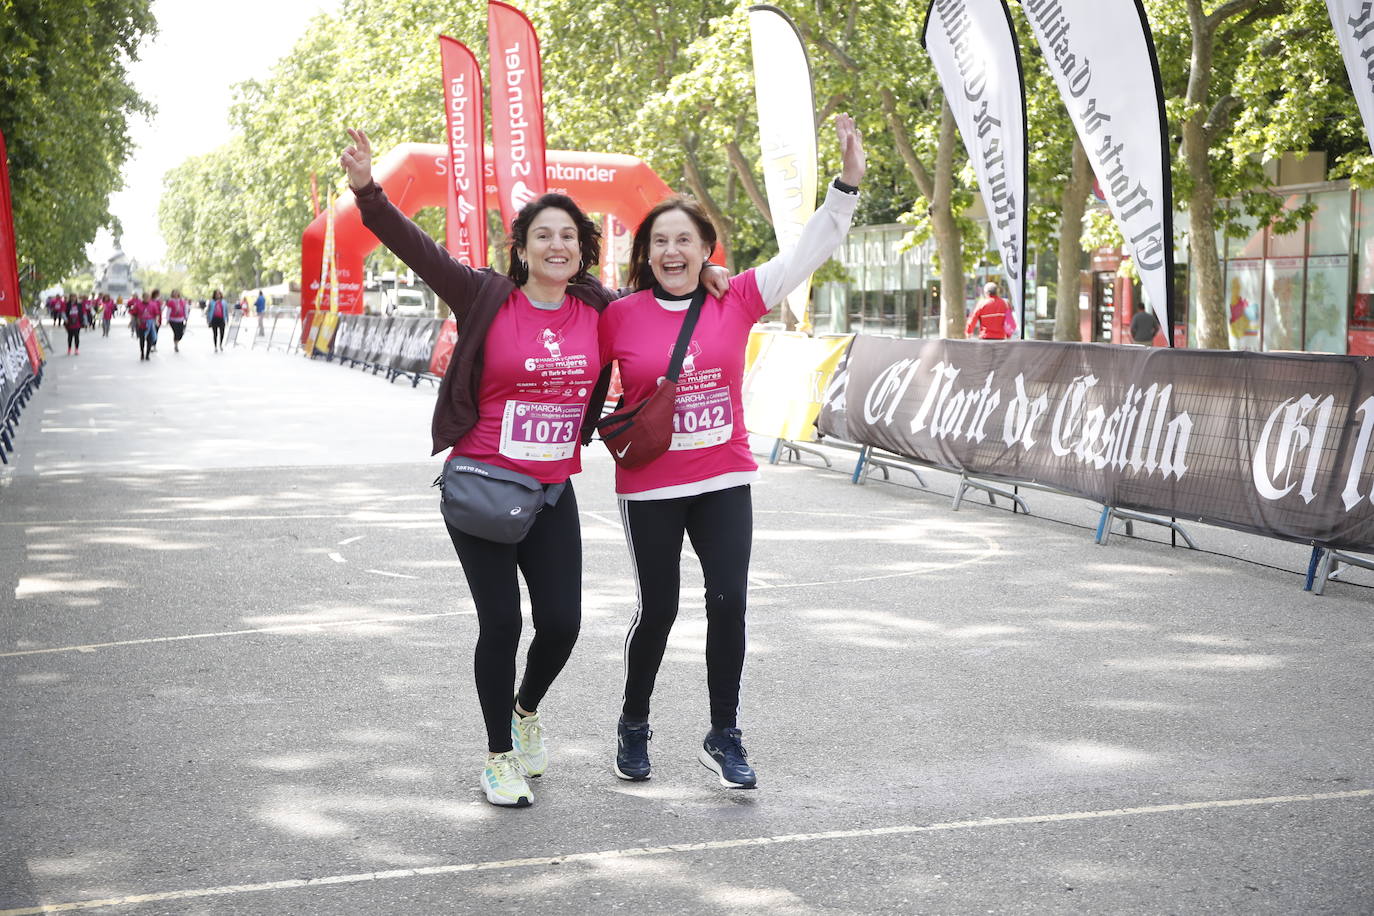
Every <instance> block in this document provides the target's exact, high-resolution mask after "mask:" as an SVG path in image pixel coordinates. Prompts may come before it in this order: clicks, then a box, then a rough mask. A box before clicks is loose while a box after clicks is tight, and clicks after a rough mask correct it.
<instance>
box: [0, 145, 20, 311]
mask: <svg viewBox="0 0 1374 916" xmlns="http://www.w3.org/2000/svg"><path fill="white" fill-rule="evenodd" d="M23 313H24V304H23V302H21V301H20V299H19V255H18V252H17V251H16V250H15V240H14V206H13V203H12V201H11V200H10V160H9V154H8V153H6V152H5V134H4V132H2V131H0V318H18V317H19V316H20V315H22V314H23Z"/></svg>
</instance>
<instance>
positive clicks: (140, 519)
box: [0, 513, 358, 528]
mask: <svg viewBox="0 0 1374 916" xmlns="http://www.w3.org/2000/svg"><path fill="white" fill-rule="evenodd" d="M357 517H358V516H356V515H353V514H350V513H345V514H343V515H135V516H130V517H128V518H94V519H92V518H58V519H49V520H47V521H37V520H30V521H23V522H0V525H2V526H4V527H7V528H44V527H47V526H48V525H101V526H118V527H121V528H122V527H134V526H137V525H140V524H151V523H153V522H277V521H287V520H291V519H329V518H347V519H356V518H357Z"/></svg>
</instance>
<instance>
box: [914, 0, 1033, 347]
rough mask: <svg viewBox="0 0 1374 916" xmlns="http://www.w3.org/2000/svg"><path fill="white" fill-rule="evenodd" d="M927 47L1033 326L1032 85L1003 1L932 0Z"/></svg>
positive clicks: (1013, 287) (1010, 285)
mask: <svg viewBox="0 0 1374 916" xmlns="http://www.w3.org/2000/svg"><path fill="white" fill-rule="evenodd" d="M924 43H925V47H926V51H927V52H928V53H929V54H930V59H931V62H932V63H934V64H935V72H936V73H937V74H938V75H939V77H940V85H941V86H942V87H944V90H945V99H946V100H947V101H948V102H949V107H950V109H951V110H952V111H953V112H954V121H955V123H956V124H958V125H959V134H960V136H962V137H963V139H964V146H965V148H966V149H968V154H969V158H970V159H971V160H972V161H973V171H974V174H976V175H977V176H978V187H979V189H980V190H982V192H983V202H984V204H985V205H986V207H987V211H988V218H989V222H990V223H991V225H992V237H993V240H994V242H995V243H996V245H997V251H998V253H1000V254H1001V256H1002V274H1003V276H1004V277H1005V278H1006V286H1007V289H1008V293H1009V296H1010V298H1011V307H1012V310H1013V311H1014V312H1015V313H1016V315H1017V317H1018V319H1019V324H1020V327H1021V328H1022V329H1023V332H1024V329H1025V327H1026V280H1025V273H1026V272H1025V267H1026V159H1027V154H1026V90H1025V85H1024V83H1023V81H1022V78H1021V52H1020V50H1019V49H1018V48H1017V45H1016V33H1015V32H1014V31H1013V30H1012V25H1011V13H1010V12H1009V11H1008V10H1007V8H1006V4H1005V3H1004V0H931V3H930V9H929V11H928V12H927V13H926V26H925V33H924Z"/></svg>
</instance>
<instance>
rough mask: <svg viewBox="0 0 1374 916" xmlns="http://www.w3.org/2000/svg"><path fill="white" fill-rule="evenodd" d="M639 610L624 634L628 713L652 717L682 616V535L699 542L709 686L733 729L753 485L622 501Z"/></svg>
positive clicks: (719, 717) (714, 714) (716, 717)
mask: <svg viewBox="0 0 1374 916" xmlns="http://www.w3.org/2000/svg"><path fill="white" fill-rule="evenodd" d="M620 520H621V522H622V523H624V525H625V539H626V541H627V542H628V543H629V547H630V561H631V563H633V564H634V568H635V580H636V590H637V591H638V593H639V608H638V610H637V611H636V612H635V616H634V620H633V621H632V622H631V623H630V632H629V634H628V635H627V636H626V637H625V703H624V706H623V707H622V709H621V713H622V714H623V715H624V717H625V718H626V719H627V720H629V721H633V722H637V721H647V720H648V718H649V697H650V696H651V695H652V694H653V692H654V680H655V679H656V678H657V677H658V666H659V665H660V664H661V663H662V661H663V651H664V649H665V648H667V645H668V634H669V632H671V630H672V629H673V621H674V620H676V619H677V606H678V588H679V580H680V572H681V566H682V535H683V533H684V532H685V533H686V534H687V536H688V537H690V538H691V539H692V547H693V549H695V550H696V553H697V556H698V557H699V558H700V559H701V571H702V574H703V575H704V577H705V580H706V687H707V691H708V693H709V694H710V697H711V725H712V727H713V728H734V727H735V726H736V724H737V721H736V720H737V717H738V715H739V682H740V675H741V673H742V672H743V670H744V646H745V625H744V612H745V606H746V604H747V602H748V592H749V551H750V548H751V546H752V545H753V540H754V509H753V503H752V498H751V494H750V491H749V487H748V486H741V487H731V488H729V489H728V490H717V491H715V492H713V493H703V494H701V495H700V496H684V497H682V498H680V499H653V500H643V501H634V500H621V501H620Z"/></svg>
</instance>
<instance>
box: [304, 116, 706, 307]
mask: <svg viewBox="0 0 1374 916" xmlns="http://www.w3.org/2000/svg"><path fill="white" fill-rule="evenodd" d="M487 161H488V163H490V161H491V150H490V149H488V150H487ZM545 168H546V171H547V173H548V187H549V190H550V191H558V192H561V193H564V194H567V195H568V196H570V197H571V198H572V199H573V200H575V201H577V204H578V206H579V207H581V208H582V209H583V210H585V211H587V212H589V213H608V214H611V215H613V216H615V217H617V218H618V219H619V220H620V221H621V222H622V223H624V224H625V225H626V226H631V227H633V226H637V225H639V222H640V220H642V219H643V218H644V216H645V214H647V213H648V212H649V210H650V209H651V208H652V207H653V205H654V204H656V203H658V202H659V201H660V200H662V199H663V198H665V197H668V196H669V195H671V194H672V193H673V191H672V189H671V188H669V187H668V185H667V184H665V183H664V182H663V179H662V178H659V177H658V174H657V173H656V172H655V171H654V170H653V169H651V168H650V167H649V165H648V163H646V162H644V161H643V160H642V159H637V158H635V157H634V156H620V155H615V154H612V153H581V152H571V151H568V150H552V149H551V150H548V152H547V153H546V155H545ZM372 175H373V178H375V179H376V181H377V183H378V184H380V185H381V186H382V188H383V190H385V191H386V194H387V197H389V198H390V199H391V202H392V203H394V204H395V205H396V206H397V207H398V208H400V210H401V211H402V212H403V213H405V214H406V215H407V216H410V215H414V213H415V212H416V211H417V210H421V209H423V208H425V207H443V206H446V205H447V191H448V188H447V179H448V147H447V146H446V145H444V144H442V143H403V144H401V145H400V146H398V147H396V148H395V149H393V150H391V151H390V152H389V153H387V154H386V156H384V157H383V158H382V159H381V160H380V161H379V162H378V163H377V165H376V166H375V167H374V168H373V170H372ZM497 199H498V198H497V193H496V182H495V173H494V171H493V170H492V168H491V166H490V164H488V166H487V200H488V201H490V202H492V203H493V204H494V203H495V202H496V200H497ZM491 209H492V210H495V209H497V208H496V207H495V206H492V207H491ZM324 234H325V214H323V213H321V214H320V215H319V216H317V217H316V218H315V220H314V221H313V222H312V223H311V224H310V225H309V226H308V227H307V228H306V230H305V232H304V234H303V235H302V236H301V314H302V315H305V314H306V313H307V312H310V311H312V310H314V309H315V308H317V307H323V308H327V307H328V306H327V304H325V303H322V304H321V305H320V306H317V305H316V302H317V301H318V300H319V298H320V289H321V284H320V259H321V257H322V255H323V253H324ZM380 244H381V243H380V242H378V241H377V237H376V236H375V235H373V234H372V233H371V232H369V231H368V230H367V229H366V228H365V227H364V226H363V220H362V215H361V214H360V213H359V212H358V205H357V203H356V201H355V200H354V198H353V194H352V193H351V192H348V193H345V194H344V195H343V196H342V197H340V198H339V199H338V201H337V202H336V203H335V204H334V248H335V251H336V261H337V263H338V275H339V281H338V282H339V311H340V312H345V313H353V314H360V313H361V312H362V311H363V259H364V258H366V257H367V256H368V255H369V254H370V253H371V252H372V251H373V250H375V249H376V248H377V247H378V246H379V245H380ZM712 259H713V260H716V261H722V260H723V258H722V252H721V250H720V247H719V246H717V248H716V252H715V254H714V256H713V258H712ZM328 289H329V287H328V284H327V282H326V284H325V286H324V291H325V295H326V302H327V297H328Z"/></svg>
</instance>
